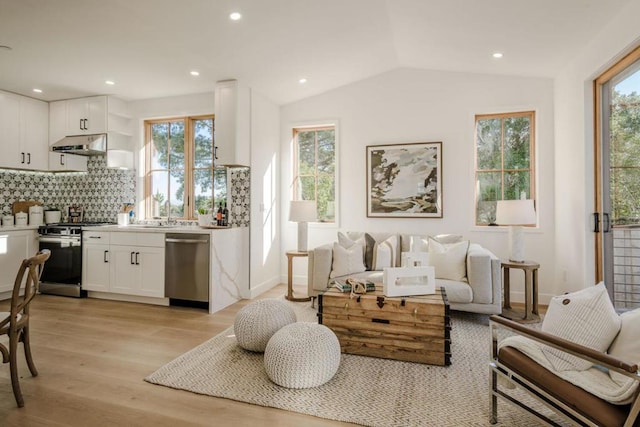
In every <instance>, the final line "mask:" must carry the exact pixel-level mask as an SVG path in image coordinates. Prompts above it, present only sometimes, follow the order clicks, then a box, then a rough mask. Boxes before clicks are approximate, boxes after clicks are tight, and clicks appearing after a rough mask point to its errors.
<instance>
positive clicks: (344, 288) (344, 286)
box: [333, 278, 376, 292]
mask: <svg viewBox="0 0 640 427" xmlns="http://www.w3.org/2000/svg"><path fill="white" fill-rule="evenodd" d="M349 281H357V282H358V283H361V284H363V285H364V286H365V289H366V290H367V292H371V291H375V290H376V284H375V283H373V282H370V281H368V280H357V279H353V278H346V279H333V287H334V288H336V289H338V290H339V291H340V292H351V284H350V283H349Z"/></svg>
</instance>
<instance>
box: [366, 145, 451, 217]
mask: <svg viewBox="0 0 640 427" xmlns="http://www.w3.org/2000/svg"><path fill="white" fill-rule="evenodd" d="M366 149H367V217H371V218H442V142H414V143H406V144H389V145H368V146H367V147H366Z"/></svg>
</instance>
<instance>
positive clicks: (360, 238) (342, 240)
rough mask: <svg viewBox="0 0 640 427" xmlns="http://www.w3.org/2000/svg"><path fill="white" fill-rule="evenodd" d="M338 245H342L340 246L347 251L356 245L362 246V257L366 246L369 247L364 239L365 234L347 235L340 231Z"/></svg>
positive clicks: (354, 233) (353, 233)
mask: <svg viewBox="0 0 640 427" xmlns="http://www.w3.org/2000/svg"><path fill="white" fill-rule="evenodd" d="M338 243H339V244H340V246H342V247H343V248H346V249H349V248H350V247H351V246H353V245H354V244H356V243H357V244H359V245H360V246H362V256H363V257H364V248H365V246H367V242H366V240H365V239H364V233H363V232H356V231H347V233H346V234H345V233H343V232H341V231H338Z"/></svg>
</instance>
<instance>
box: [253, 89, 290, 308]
mask: <svg viewBox="0 0 640 427" xmlns="http://www.w3.org/2000/svg"><path fill="white" fill-rule="evenodd" d="M279 141H280V109H279V107H278V106H276V105H275V104H273V103H272V102H271V101H269V100H268V99H267V98H265V97H264V96H262V95H260V94H258V93H256V92H255V91H252V93H251V276H250V277H251V296H252V297H253V296H256V295H258V294H259V293H261V292H263V291H264V290H266V289H268V288H271V287H273V286H275V285H277V284H278V283H280V258H281V257H283V256H284V255H283V253H282V252H281V249H280V224H279V222H278V218H279V215H280V214H279V212H278V210H279V205H278V203H277V202H278V188H279V183H280V177H279V175H280V146H279Z"/></svg>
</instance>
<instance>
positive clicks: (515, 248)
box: [509, 225, 524, 262]
mask: <svg viewBox="0 0 640 427" xmlns="http://www.w3.org/2000/svg"><path fill="white" fill-rule="evenodd" d="M523 234H524V233H523V228H522V227H521V226H519V225H512V226H510V227H509V254H510V255H509V261H511V262H524V238H523Z"/></svg>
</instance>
